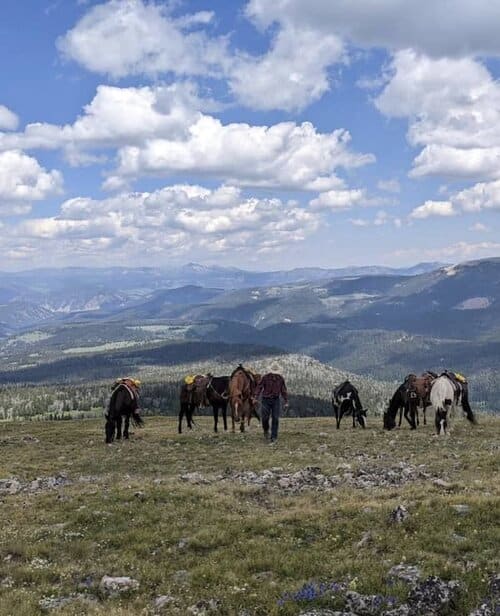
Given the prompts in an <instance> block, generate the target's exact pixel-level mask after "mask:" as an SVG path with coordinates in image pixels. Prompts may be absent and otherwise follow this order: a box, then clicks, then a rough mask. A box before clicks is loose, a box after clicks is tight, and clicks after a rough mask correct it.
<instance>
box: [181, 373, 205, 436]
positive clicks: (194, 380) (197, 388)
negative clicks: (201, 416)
mask: <svg viewBox="0 0 500 616" xmlns="http://www.w3.org/2000/svg"><path fill="white" fill-rule="evenodd" d="M205 379H206V377H205V376H203V375H201V374H197V375H195V376H191V375H189V376H187V377H186V378H185V379H184V382H183V383H182V385H181V390H180V395H179V402H180V409H179V426H178V432H179V434H182V420H183V418H184V417H185V418H186V422H187V426H188V428H189V429H190V430H192V429H193V425H194V421H193V414H194V411H195V409H196V408H200V407H202V406H206V404H205V395H204V390H205Z"/></svg>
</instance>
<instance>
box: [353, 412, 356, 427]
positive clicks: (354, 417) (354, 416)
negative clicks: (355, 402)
mask: <svg viewBox="0 0 500 616" xmlns="http://www.w3.org/2000/svg"><path fill="white" fill-rule="evenodd" d="M352 427H353V428H355V427H356V409H355V408H353V409H352Z"/></svg>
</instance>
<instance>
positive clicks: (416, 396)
mask: <svg viewBox="0 0 500 616" xmlns="http://www.w3.org/2000/svg"><path fill="white" fill-rule="evenodd" d="M435 379H437V374H436V373H435V372H431V371H430V370H426V371H425V372H424V373H423V374H422V375H421V376H416V375H415V374H409V375H408V376H407V377H406V379H405V383H406V384H407V392H408V393H407V399H408V405H409V407H410V409H409V412H410V416H412V417H413V418H415V419H416V425H417V426H418V425H419V424H420V421H419V416H418V409H419V407H420V406H421V407H422V414H423V417H424V426H425V425H427V417H426V411H427V407H428V406H430V405H431V399H430V393H431V387H432V383H433V381H434V380H435ZM402 412H403V410H402V409H401V411H400V414H399V425H400V426H401V419H402ZM407 419H408V418H407ZM410 423H411V422H410Z"/></svg>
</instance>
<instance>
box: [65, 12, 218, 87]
mask: <svg viewBox="0 0 500 616" xmlns="http://www.w3.org/2000/svg"><path fill="white" fill-rule="evenodd" d="M212 16H213V15H212V13H211V12H208V11H202V12H200V13H196V14H192V15H185V16H183V17H182V18H181V19H178V20H176V19H175V18H174V17H173V16H172V14H171V13H170V12H169V11H168V7H165V5H160V4H157V3H155V2H143V1H142V0H109V1H108V2H106V3H104V4H98V5H96V6H93V7H91V8H90V9H89V10H88V12H87V13H86V14H85V15H84V16H83V17H82V18H81V19H80V21H79V22H78V23H77V24H76V25H75V27H74V28H72V29H71V30H69V32H67V33H66V34H65V35H64V36H62V37H61V38H59V40H58V47H59V50H60V51H61V53H62V54H63V55H64V56H65V57H66V58H68V59H71V60H74V61H75V62H78V63H79V64H81V65H82V66H84V67H85V68H86V69H88V70H90V71H94V72H96V73H103V74H108V75H110V76H111V77H114V78H120V77H125V76H127V75H144V74H146V75H157V74H159V73H166V72H172V73H175V74H176V75H207V74H218V73H220V72H221V69H222V67H223V65H224V64H225V62H226V41H225V40H224V39H221V38H218V39H215V38H212V37H210V36H209V35H208V34H207V33H206V32H205V31H203V30H202V29H201V28H202V27H203V26H206V25H207V24H209V23H210V21H211V20H212Z"/></svg>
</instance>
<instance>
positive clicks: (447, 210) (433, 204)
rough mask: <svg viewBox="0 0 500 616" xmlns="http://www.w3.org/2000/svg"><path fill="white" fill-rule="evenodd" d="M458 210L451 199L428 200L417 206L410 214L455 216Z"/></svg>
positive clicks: (421, 216) (419, 216)
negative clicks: (454, 207)
mask: <svg viewBox="0 0 500 616" xmlns="http://www.w3.org/2000/svg"><path fill="white" fill-rule="evenodd" d="M455 214H456V211H455V210H454V209H453V204H452V203H450V202H449V201H426V202H425V203H424V204H423V205H420V206H418V207H416V208H415V209H414V210H413V211H412V212H411V214H410V218H417V219H421V218H429V216H445V217H449V216H455Z"/></svg>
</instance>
